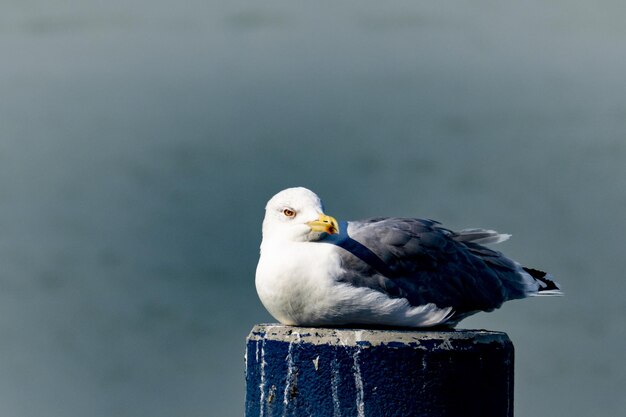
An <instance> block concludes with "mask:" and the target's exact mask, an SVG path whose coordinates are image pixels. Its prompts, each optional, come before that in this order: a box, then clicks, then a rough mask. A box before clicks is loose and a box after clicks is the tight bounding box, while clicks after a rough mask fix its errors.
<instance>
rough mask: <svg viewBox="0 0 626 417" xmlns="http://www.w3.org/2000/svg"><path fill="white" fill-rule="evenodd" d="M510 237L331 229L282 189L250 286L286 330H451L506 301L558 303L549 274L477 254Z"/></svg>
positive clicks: (269, 213)
mask: <svg viewBox="0 0 626 417" xmlns="http://www.w3.org/2000/svg"><path fill="white" fill-rule="evenodd" d="M509 237H510V235H507V234H500V233H498V232H496V231H493V230H486V229H465V230H461V231H459V232H454V231H452V230H448V229H446V228H444V227H442V226H441V224H440V223H439V222H437V221H434V220H422V219H416V218H398V217H376V218H370V219H366V220H359V221H349V222H346V221H342V222H338V221H337V220H335V218H333V217H331V216H328V215H326V214H325V213H324V209H323V205H322V201H321V200H320V198H319V197H318V196H317V195H316V194H315V193H314V192H312V191H311V190H308V189H306V188H303V187H296V188H288V189H286V190H283V191H281V192H279V193H278V194H276V195H275V196H274V197H272V198H271V199H270V200H269V202H268V203H267V206H266V207H265V218H264V220H263V240H262V242H261V250H260V258H259V263H258V265H257V269H256V278H255V284H256V289H257V293H258V295H259V298H260V299H261V302H262V303H263V305H264V306H265V308H266V309H267V310H268V311H269V313H270V314H271V315H272V316H273V317H274V318H275V319H277V320H278V321H279V322H281V323H282V324H285V325H293V326H345V325H370V326H376V325H379V326H401V327H432V326H449V327H453V326H455V325H456V324H457V323H458V322H459V321H460V320H462V319H464V318H466V317H468V316H470V315H472V314H474V313H477V312H480V311H492V310H494V309H496V308H499V307H500V306H501V305H502V303H504V302H505V301H508V300H515V299H520V298H526V297H532V296H544V295H550V296H553V295H562V292H561V290H560V288H559V285H558V284H557V283H555V282H554V281H553V279H552V277H551V275H549V274H547V273H545V272H543V271H540V270H537V269H532V268H526V267H523V266H522V265H520V264H519V263H517V262H515V261H513V260H511V259H509V258H507V257H505V256H504V255H503V254H502V253H500V252H497V251H494V250H492V249H489V248H487V247H485V246H483V245H485V244H495V243H500V242H502V241H504V240H507V239H508V238H509Z"/></svg>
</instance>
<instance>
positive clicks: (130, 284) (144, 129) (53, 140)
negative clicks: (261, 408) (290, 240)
mask: <svg viewBox="0 0 626 417" xmlns="http://www.w3.org/2000/svg"><path fill="white" fill-rule="evenodd" d="M625 18H626V3H624V2H620V1H610V0H601V1H596V2H589V1H578V0H574V1H571V0H570V1H552V2H543V1H533V0H531V1H527V2H519V3H511V2H509V3H503V2H492V1H479V2H471V3H468V2H463V1H452V2H445V3H441V2H438V3H433V2H429V3H424V2H422V3H417V2H414V1H401V0H392V1H387V2H380V1H358V2H357V1H348V2H342V3H341V4H336V2H330V1H319V2H308V3H304V2H286V1H277V0H267V1H264V2H252V1H240V0H236V1H228V2H215V1H206V0H205V1H196V0H190V1H185V2H174V1H171V0H156V1H145V0H131V1H129V0H124V1H122V0H112V1H108V2H84V1H72V0H46V1H43V0H38V1H37V0H27V1H26V0H19V1H18V0H2V1H1V2H0V265H1V266H0V270H1V271H2V273H1V274H0V415H3V416H18V417H35V416H43V415H45V416H48V417H56V416H59V417H60V416H63V417H70V416H91V417H104V416H107V417H108V416H133V417H139V416H150V417H159V416H190V417H191V416H237V415H242V414H243V402H244V375H243V352H244V338H245V337H246V335H247V333H248V331H249V329H250V328H251V326H252V325H253V324H254V323H257V322H267V321H271V320H272V319H271V318H270V317H269V315H268V314H267V313H266V312H265V311H264V309H263V307H262V306H261V304H260V303H259V301H258V300H257V297H256V293H255V289H254V270H255V266H256V260H257V256H258V245H259V242H260V226H261V220H262V217H263V208H264V205H265V202H266V201H267V199H268V198H269V197H271V196H272V195H273V194H274V193H275V192H277V191H279V190H281V189H282V188H285V187H288V186H294V185H303V186H307V187H309V188H311V189H313V190H315V191H316V192H317V193H318V194H320V195H321V196H322V198H323V199H324V200H325V202H326V208H327V211H328V213H329V214H331V215H334V216H335V217H337V218H340V219H356V218H363V217H368V216H375V215H398V216H418V217H428V218H434V219H438V220H441V221H443V222H444V224H445V225H446V226H448V227H451V228H464V227H480V226H483V227H491V228H495V229H497V230H499V231H501V232H507V233H512V234H513V239H512V240H511V241H509V242H507V243H505V244H503V245H502V246H501V247H500V248H501V249H502V250H504V251H505V252H507V253H508V254H509V255H511V256H512V257H514V258H516V259H518V260H519V261H522V262H524V263H526V264H528V265H530V266H535V267H539V268H542V269H546V270H549V271H551V272H552V273H553V274H554V275H555V277H557V278H558V281H560V283H561V284H562V285H563V287H564V288H565V291H566V293H567V296H566V297H564V298H560V299H545V298H544V299H531V300H525V301H518V302H513V303H510V304H508V305H506V306H505V307H504V308H502V309H501V310H499V311H497V312H495V313H492V314H481V315H477V316H475V317H474V318H471V319H469V320H466V321H465V322H463V323H462V327H467V328H476V327H477V328H488V329H492V330H503V331H506V332H508V334H509V335H510V337H511V338H512V339H513V341H514V343H515V346H516V355H517V364H516V365H517V367H516V372H517V376H516V398H515V406H516V409H517V413H516V415H518V416H569V417H575V416H585V417H587V416H590V415H593V416H610V417H614V416H618V415H624V412H625V410H626V396H625V395H624V394H623V389H624V387H625V386H626V361H624V351H625V349H626V332H625V326H624V317H625V316H626V301H625V296H626V277H625V275H624V271H625V270H626V256H624V255H625V254H624V250H625V245H624V237H625V236H626V217H625V208H626V78H625V76H624V74H626V49H625V48H624V45H626V25H624V19H625Z"/></svg>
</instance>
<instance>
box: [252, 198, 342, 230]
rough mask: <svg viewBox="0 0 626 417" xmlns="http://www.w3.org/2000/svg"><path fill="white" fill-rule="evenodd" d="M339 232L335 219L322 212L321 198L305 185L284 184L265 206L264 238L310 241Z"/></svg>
mask: <svg viewBox="0 0 626 417" xmlns="http://www.w3.org/2000/svg"><path fill="white" fill-rule="evenodd" d="M338 232H339V224H338V223H337V220H335V219H334V218H333V217H331V216H327V215H326V214H324V209H323V205H322V201H321V200H320V198H319V197H318V196H317V194H315V193H314V192H313V191H311V190H308V189H306V188H303V187H295V188H287V189H286V190H283V191H281V192H279V193H278V194H276V195H275V196H274V197H272V198H271V199H270V201H268V202H267V205H266V206H265V218H264V219H263V240H264V241H269V240H272V241H288V242H312V241H316V240H320V239H321V238H323V237H324V236H325V235H327V234H335V233H338Z"/></svg>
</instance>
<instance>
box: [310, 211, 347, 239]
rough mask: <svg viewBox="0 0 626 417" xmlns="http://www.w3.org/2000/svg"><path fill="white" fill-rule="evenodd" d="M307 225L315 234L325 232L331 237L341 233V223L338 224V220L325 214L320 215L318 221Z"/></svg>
mask: <svg viewBox="0 0 626 417" xmlns="http://www.w3.org/2000/svg"><path fill="white" fill-rule="evenodd" d="M307 225H308V226H309V227H310V228H311V230H312V231H314V232H324V233H328V234H329V235H333V234H336V233H339V223H337V220H335V218H334V217H331V216H327V215H325V214H324V213H320V216H319V218H318V219H317V220H313V221H312V222H308V223H307Z"/></svg>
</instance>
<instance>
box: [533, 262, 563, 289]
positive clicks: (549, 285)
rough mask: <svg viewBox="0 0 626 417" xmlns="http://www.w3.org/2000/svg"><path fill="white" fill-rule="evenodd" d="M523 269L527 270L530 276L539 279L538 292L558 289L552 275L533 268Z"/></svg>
mask: <svg viewBox="0 0 626 417" xmlns="http://www.w3.org/2000/svg"><path fill="white" fill-rule="evenodd" d="M524 271H526V272H528V273H529V274H530V276H531V277H533V278H535V279H536V280H537V281H539V290H538V292H539V293H542V292H544V291H560V290H561V288H560V287H559V285H558V284H557V283H556V282H554V281H553V280H552V276H551V275H550V274H548V273H547V272H544V271H541V270H539V269H534V268H526V267H524Z"/></svg>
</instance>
